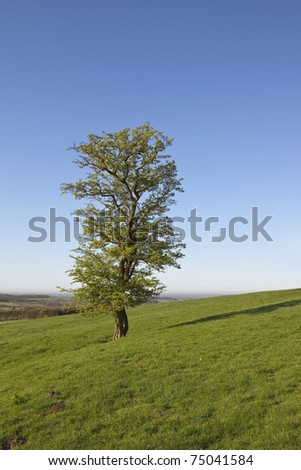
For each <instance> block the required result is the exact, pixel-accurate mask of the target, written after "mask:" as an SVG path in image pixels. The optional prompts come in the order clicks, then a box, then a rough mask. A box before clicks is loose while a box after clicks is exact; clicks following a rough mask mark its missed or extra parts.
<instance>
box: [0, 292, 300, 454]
mask: <svg viewBox="0 0 301 470" xmlns="http://www.w3.org/2000/svg"><path fill="white" fill-rule="evenodd" d="M130 313H131V317H132V322H131V325H132V327H131V330H130V332H129V334H128V336H127V339H126V341H123V340H120V341H119V342H118V343H116V342H113V341H111V319H110V318H108V317H105V316H102V317H99V318H92V319H89V321H88V320H87V319H85V318H83V317H82V316H81V315H68V316H64V317H53V318H42V319H38V320H35V321H26V320H20V321H17V322H6V323H5V324H3V325H1V326H0V342H1V344H2V345H3V348H2V352H1V354H2V368H1V381H0V388H1V394H0V407H1V416H0V430H1V431H0V434H1V436H0V439H1V440H2V442H3V446H4V447H5V446H7V442H11V441H12V440H14V441H15V442H16V448H18V449H196V450H197V449H300V446H301V432H300V423H301V410H300V402H301V389H300V361H301V343H300V334H301V322H300V315H301V290H300V289H298V290H292V291H277V292H262V293H257V294H247V295H239V296H226V297H217V298H210V299H202V300H193V301H181V302H172V303H171V302H169V303H159V304H151V305H150V304H145V305H142V306H140V307H137V308H136V309H134V310H133V311H131V312H130ZM142 328H143V329H144V330H145V331H147V334H145V335H144V338H143V341H141V338H140V337H139V332H140V331H141V329H142ZM50 391H55V392H56V393H55V394H51V395H56V396H49V392H50ZM61 403H64V405H65V407H64V408H63V409H59V410H58V411H57V412H55V413H50V411H49V410H50V408H51V407H52V406H53V405H55V404H58V405H60V404H61ZM138 430H139V432H138Z"/></svg>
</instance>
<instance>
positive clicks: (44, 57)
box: [0, 0, 301, 293]
mask: <svg viewBox="0 0 301 470" xmlns="http://www.w3.org/2000/svg"><path fill="white" fill-rule="evenodd" d="M0 13H1V14H0V39H1V49H0V54H1V87H0V103H1V126H0V137H1V151H2V157H1V174H0V178H1V185H0V210H1V231H0V243H1V248H0V263H1V270H0V291H1V292H16V291H23V292H50V291H55V288H56V286H57V285H61V286H68V285H69V279H68V276H67V275H66V274H65V271H66V269H68V267H70V265H71V261H70V259H69V253H70V250H71V249H72V248H73V247H74V246H75V243H65V242H64V239H63V233H62V231H60V230H58V237H57V241H56V243H50V242H49V240H47V241H45V242H43V243H29V242H28V241H27V238H28V236H30V235H32V234H31V232H30V230H29V228H28V220H29V219H30V218H31V217H34V216H44V217H48V214H49V208H50V207H55V208H56V210H57V214H58V215H62V216H66V217H68V216H70V213H71V212H72V210H73V209H74V208H75V207H76V203H75V202H74V201H73V200H72V199H71V197H67V196H61V195H60V189H59V186H60V183H61V182H64V181H72V180H75V179H76V178H77V177H78V176H79V170H78V169H77V168H76V167H75V166H74V165H73V164H72V158H73V156H74V155H72V152H68V151H67V148H68V147H70V146H71V145H72V143H73V142H77V143H78V142H80V141H82V140H84V139H85V136H86V135H87V134H88V133H91V132H94V133H99V132H100V131H101V130H106V131H112V132H114V131H117V130H119V129H122V128H124V127H135V126H137V125H139V124H142V123H145V122H146V121H147V122H150V123H151V124H152V125H153V126H154V127H155V128H158V129H160V130H163V131H164V132H165V133H166V134H167V135H168V136H173V137H174V138H175V141H174V145H173V147H172V149H171V153H172V155H173V156H174V158H175V160H176V162H177V164H178V168H179V174H180V176H182V177H183V178H184V188H185V193H184V194H180V195H179V198H178V201H179V202H178V205H177V207H175V208H173V209H172V214H173V215H177V216H181V217H188V216H189V213H190V210H191V209H194V208H196V209H197V212H198V215H199V216H202V217H203V218H206V217H210V216H218V217H220V220H221V225H223V226H225V225H227V224H228V221H229V220H230V219H231V218H232V217H234V216H243V217H246V218H248V219H249V218H250V214H251V207H253V206H257V207H259V214H260V217H262V218H264V217H265V216H266V215H273V219H272V221H271V222H270V223H269V224H268V226H267V228H268V231H269V233H270V235H271V236H272V238H273V239H274V241H273V242H267V241H266V240H265V239H264V238H263V237H260V238H259V241H258V242H252V241H251V240H250V239H249V240H247V241H246V242H244V243H233V242H232V241H231V240H229V239H227V240H225V241H224V242H222V243H212V242H211V241H210V236H209V234H208V233H207V234H206V233H204V231H203V226H202V225H200V226H199V227H198V231H199V234H200V235H204V240H203V242H202V243H196V242H193V241H192V240H191V239H190V237H189V236H187V237H186V243H187V249H186V251H185V253H186V257H185V259H184V260H183V262H182V269H181V270H168V271H167V272H166V273H165V274H163V275H161V276H160V278H161V279H162V280H163V281H164V282H165V284H166V285H167V288H168V291H169V292H175V291H181V292H197V293H202V292H206V293H207V292H244V291H256V290H266V289H282V288H283V289H285V288H294V287H300V284H301V276H300V272H301V210H300V205H301V203H300V201H301V198H300V196H301V189H300V173H301V171H300V170H301V159H300V148H301V146H300V143H301V133H300V124H301V91H300V90H301V89H300V83H301V4H300V2H299V1H297V0H296V1H294V0H289V1H285V0H283V1H279V0H270V1H267V0H252V1H251V0H187V1H184V0H182V1H178V0H152V1H142V0H110V1H109V0H98V1H96V0H88V1H84V0H60V1H58V0H52V1H47V0H39V1H37V0H28V1H27V2H23V1H14V0H12V1H10V2H2V3H1V12H0ZM185 227H186V229H187V228H188V226H187V224H186V226H185ZM46 228H47V227H46ZM243 229H245V230H246V233H249V231H250V228H249V226H246V227H242V226H237V233H238V234H242V233H243ZM212 234H213V233H212ZM216 234H217V233H214V235H216Z"/></svg>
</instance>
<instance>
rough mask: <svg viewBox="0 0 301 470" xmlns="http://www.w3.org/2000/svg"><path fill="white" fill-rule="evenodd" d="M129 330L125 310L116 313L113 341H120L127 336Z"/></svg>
mask: <svg viewBox="0 0 301 470" xmlns="http://www.w3.org/2000/svg"><path fill="white" fill-rule="evenodd" d="M128 329H129V323H128V317H127V314H126V311H125V308H123V309H122V310H118V311H117V312H116V313H115V331H114V336H113V339H119V338H122V337H123V336H125V335H126V334H127V332H128Z"/></svg>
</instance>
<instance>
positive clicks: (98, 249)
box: [62, 124, 184, 339]
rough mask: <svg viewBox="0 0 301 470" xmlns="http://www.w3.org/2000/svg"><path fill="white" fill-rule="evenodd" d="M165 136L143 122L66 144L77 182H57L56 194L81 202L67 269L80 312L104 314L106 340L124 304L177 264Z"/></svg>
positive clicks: (156, 285) (140, 297)
mask: <svg viewBox="0 0 301 470" xmlns="http://www.w3.org/2000/svg"><path fill="white" fill-rule="evenodd" d="M171 144H172V139H169V138H168V137H166V136H165V135H164V134H163V133H162V132H160V131H157V130H155V129H154V128H152V127H151V126H150V124H144V125H142V126H138V127H136V128H135V129H133V130H130V129H128V128H127V129H123V130H121V131H119V132H116V133H106V132H102V134H101V135H100V136H99V135H95V134H90V135H89V136H88V142H86V143H81V144H80V145H78V146H76V145H74V146H73V147H72V148H73V150H75V151H76V152H77V153H78V156H77V158H76V159H75V160H74V163H76V164H77V165H78V166H79V167H80V168H82V169H84V170H86V173H85V177H84V179H79V180H78V181H76V182H74V183H64V184H62V192H63V193H71V194H72V195H73V196H74V197H75V198H76V199H84V200H85V199H86V204H85V206H84V207H83V208H82V209H79V210H76V211H75V212H74V213H75V215H77V216H78V217H79V219H80V220H81V226H82V237H81V240H80V243H79V246H78V248H77V249H75V250H74V252H75V253H74V255H73V256H72V258H73V259H74V265H73V268H72V269H71V270H70V271H69V275H70V276H71V277H72V280H73V283H75V284H77V285H78V286H79V287H75V288H74V289H71V291H72V292H74V296H75V300H77V301H79V306H80V310H81V311H82V313H85V314H99V313H111V314H113V316H114V318H115V332H114V336H113V339H118V338H120V337H122V336H125V335H126V334H127V331H128V318H127V314H126V308H127V307H129V306H130V307H133V306H136V305H139V304H141V303H143V302H146V301H147V300H149V299H151V298H153V297H156V296H158V295H159V294H160V293H161V292H162V290H163V289H164V287H165V286H164V285H163V284H161V283H160V282H159V280H158V279H156V277H154V276H153V272H154V271H164V269H165V268H166V267H168V266H173V267H176V268H180V266H179V264H178V260H179V259H180V258H181V257H182V256H183V255H182V253H181V249H182V248H183V247H184V244H183V243H181V241H179V240H178V239H177V237H176V233H175V231H174V228H173V227H172V224H171V218H170V217H168V216H167V215H166V213H167V212H168V210H169V208H170V206H171V205H173V204H175V202H176V201H175V199H174V196H175V193H176V192H177V191H181V192H182V191H183V190H182V187H181V179H177V168H176V164H175V162H174V160H172V159H171V157H170V155H166V154H164V151H165V149H166V148H167V147H168V146H170V145H171Z"/></svg>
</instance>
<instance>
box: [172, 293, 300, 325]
mask: <svg viewBox="0 0 301 470" xmlns="http://www.w3.org/2000/svg"><path fill="white" fill-rule="evenodd" d="M300 304H301V299H300V300H291V301H286V302H279V303H277V304H270V305H262V306H260V307H256V308H249V309H247V310H237V311H234V312H225V313H219V314H217V315H211V316H209V317H202V318H197V319H196V320H191V321H186V322H183V323H177V324H175V325H170V326H167V327H166V328H177V327H179V326H187V325H195V324H196V323H206V322H210V321H215V320H224V319H226V318H232V317H236V316H238V315H256V314H263V313H270V312H274V311H275V310H278V309H279V308H287V307H295V306H296V305H300Z"/></svg>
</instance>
